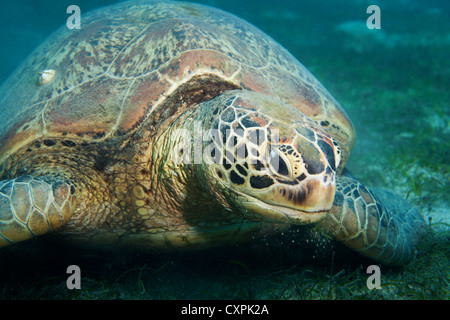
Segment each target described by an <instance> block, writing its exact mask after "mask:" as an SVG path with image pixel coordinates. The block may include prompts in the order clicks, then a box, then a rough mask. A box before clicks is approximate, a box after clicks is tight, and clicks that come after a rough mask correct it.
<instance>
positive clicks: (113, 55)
mask: <svg viewBox="0 0 450 320" xmlns="http://www.w3.org/2000/svg"><path fill="white" fill-rule="evenodd" d="M0 93H1V94H0V97H1V100H0V114H1V117H2V123H1V127H0V136H1V140H0V163H1V166H0V174H1V176H0V179H1V181H0V245H1V246H7V245H9V244H12V243H16V242H20V241H23V240H26V239H29V238H32V237H36V236H39V235H42V234H46V233H54V234H57V235H58V236H64V237H66V238H67V239H71V241H75V242H78V243H81V244H86V245H95V246H107V247H110V246H120V247H139V248H143V249H163V248H166V249H172V248H206V247H212V246H218V245H222V244H231V243H241V242H244V241H247V240H251V239H252V238H254V237H257V236H261V235H266V234H274V233H277V232H282V231H283V230H286V229H288V228H292V227H293V226H295V225H303V224H312V223H314V224H317V225H318V227H319V228H320V229H321V230H322V231H323V232H324V233H326V234H328V235H330V236H331V237H334V238H335V239H336V240H338V241H341V242H343V243H344V244H345V245H347V246H348V247H350V248H352V249H354V250H356V251H358V252H360V253H362V254H363V255H366V256H369V257H372V258H373V259H375V260H378V261H381V262H383V263H387V264H403V263H406V262H407V261H408V260H409V259H410V258H411V257H412V255H413V253H414V251H415V247H416V244H417V242H418V241H419V240H420V238H421V236H422V235H423V233H424V231H425V229H426V227H425V226H426V224H425V222H424V219H423V217H422V216H421V214H420V213H419V211H418V210H416V209H415V208H413V207H412V206H410V205H408V204H406V203H405V202H402V201H400V202H398V201H397V202H395V201H390V200H389V198H388V199H387V200H386V202H384V201H383V203H382V202H381V201H380V198H379V197H378V196H377V195H376V194H375V193H374V192H373V191H371V190H370V189H368V188H367V187H365V186H363V185H362V184H361V183H360V182H358V181H357V180H355V179H354V178H352V177H350V176H348V175H345V174H343V168H344V165H345V163H346V161H347V159H348V157H349V154H350V149H351V148H352V146H353V144H354V142H355V132H354V127H353V125H352V123H351V121H350V120H349V118H348V116H347V114H346V113H345V112H344V110H343V109H342V108H341V106H340V105H339V104H338V102H336V101H335V100H334V99H333V97H332V96H331V95H330V94H329V93H328V92H327V90H326V89H325V88H324V87H323V86H322V85H321V84H320V83H319V82H318V81H317V80H316V79H315V78H314V76H313V75H311V73H310V72H309V71H308V70H307V69H306V68H305V67H304V66H303V65H302V64H300V63H299V62H298V61H297V60H296V59H295V58H294V57H293V56H292V55H291V54H290V53H288V51H287V50H285V49H284V48H282V47H281V46H280V45H279V44H278V43H276V42H275V41H274V40H272V39H271V38H270V37H269V36H268V35H266V34H264V33H263V32H261V31H260V30H258V29H257V28H255V27H254V26H252V25H250V24H249V23H247V22H245V21H243V20H241V19H239V18H237V17H236V16H234V15H232V14H229V13H225V12H223V11H221V10H218V9H214V8H211V7H207V6H203V5H198V4H193V3H177V2H169V1H152V0H145V1H140V2H135V1H130V2H124V3H119V4H116V5H113V6H109V7H104V8H101V9H98V10H96V11H93V12H91V13H87V14H84V13H83V14H82V16H81V29H71V30H70V29H68V28H67V27H65V26H64V27H62V28H61V29H59V30H58V31H57V32H56V33H54V34H53V35H51V36H50V37H49V39H48V40H47V41H45V42H44V43H43V44H42V45H41V46H40V47H39V48H37V49H36V51H34V52H33V53H32V54H31V55H30V57H29V58H28V59H27V60H26V61H25V62H24V63H23V64H22V66H21V67H20V68H19V69H18V70H17V71H16V72H15V73H14V74H13V75H12V76H11V77H10V78H9V79H8V80H7V81H6V82H5V84H4V85H3V87H2V88H1V91H0Z"/></svg>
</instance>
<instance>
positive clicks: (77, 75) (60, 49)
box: [0, 1, 355, 162]
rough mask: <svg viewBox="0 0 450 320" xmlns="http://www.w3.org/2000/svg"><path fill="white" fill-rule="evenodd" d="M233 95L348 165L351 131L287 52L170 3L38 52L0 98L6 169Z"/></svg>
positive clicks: (236, 24) (201, 10) (113, 11)
mask: <svg viewBox="0 0 450 320" xmlns="http://www.w3.org/2000/svg"><path fill="white" fill-rule="evenodd" d="M229 89H246V90H251V91H257V92H260V93H264V94H266V95H269V96H272V97H275V98H278V99H280V100H282V101H283V102H285V103H287V104H290V105H291V106H293V107H295V108H297V109H299V110H300V111H302V112H303V113H304V114H306V115H307V116H309V117H310V118H311V119H313V120H314V121H317V122H318V123H319V124H320V125H321V126H322V127H323V130H325V131H327V132H328V133H329V134H330V135H331V136H332V137H334V138H335V139H336V140H337V141H338V142H339V143H340V145H341V149H342V150H343V158H344V161H343V162H345V158H346V157H348V154H349V151H350V149H351V147H352V145H353V143H354V140H355V134H354V129H353V125H352V123H351V121H350V120H349V118H348V116H347V115H346V113H345V112H344V110H343V109H342V108H341V106H340V105H339V104H338V103H337V102H336V101H335V100H334V99H333V98H332V96H331V95H330V94H329V93H328V92H327V90H326V89H325V88H324V87H323V86H322V85H321V84H320V83H319V82H318V81H317V80H316V78H315V77H314V76H313V75H311V73H310V72H309V71H308V70H307V69H306V68H305V67H303V65H301V64H300V63H299V62H298V61H297V60H296V59H295V58H294V57H293V56H292V55H291V54H290V53H289V52H288V51H287V50H285V49H284V48H283V47H281V46H280V45H279V44H278V43H276V42H275V41H274V40H273V39H271V38H270V37H269V36H268V35H266V34H264V33H263V32H261V31H260V30H258V29H257V28H255V27H254V26H252V25H250V24H249V23H247V22H245V21H243V20H241V19H239V18H237V17H236V16H234V15H232V14H228V13H225V12H223V11H221V10H218V9H214V8H211V7H207V6H203V5H197V4H192V3H177V2H164V1H140V2H135V1H130V2H124V3H120V4H117V5H114V6H110V7H105V8H101V9H99V10H96V11H93V12H91V13H87V14H83V15H82V24H81V29H79V30H77V29H73V30H69V29H67V28H66V27H65V26H64V27H61V28H60V29H59V30H57V31H56V32H55V33H54V34H52V35H51V36H50V37H49V38H48V39H47V40H46V41H45V42H44V43H43V44H42V45H41V46H40V47H38V48H37V49H36V50H35V51H34V52H33V53H32V54H31V55H30V56H29V57H28V59H27V60H26V61H25V62H24V63H23V64H22V66H21V67H20V68H19V69H18V70H17V71H16V72H15V73H14V74H13V75H11V77H10V78H9V79H8V80H7V81H6V82H5V84H4V85H3V87H2V88H1V89H0V97H1V98H0V99H1V100H0V115H1V118H2V119H3V120H2V125H1V127H0V137H1V138H0V155H1V156H0V157H1V159H0V162H3V161H4V159H5V158H6V157H8V156H9V155H11V154H13V153H14V152H16V151H17V150H18V149H20V148H22V147H24V146H25V145H26V144H28V143H31V142H32V141H34V140H37V139H41V140H42V139H48V138H64V139H78V140H80V139H81V140H84V141H88V142H96V141H99V142H100V141H104V140H106V139H108V138H109V137H115V138H118V137H124V138H126V137H127V136H128V137H129V136H130V135H132V134H133V133H134V132H135V131H136V130H138V129H139V128H140V126H142V125H143V124H144V123H146V122H148V120H149V119H153V121H154V122H161V121H163V120H164V119H165V118H167V117H168V116H169V115H170V114H174V112H175V111H174V110H172V111H171V112H164V111H167V110H165V109H182V108H188V107H191V106H194V105H195V104H196V103H199V102H201V101H205V100H208V99H212V98H213V97H214V96H216V95H218V94H220V93H221V92H223V91H225V90H229ZM180 90H181V91H183V92H184V94H183V95H181V96H182V98H178V100H177V101H176V103H175V100H174V97H175V96H177V97H180V94H179V92H180ZM171 97H172V98H171ZM170 99H172V100H170ZM158 110H159V112H157V111H158ZM156 114H158V117H156Z"/></svg>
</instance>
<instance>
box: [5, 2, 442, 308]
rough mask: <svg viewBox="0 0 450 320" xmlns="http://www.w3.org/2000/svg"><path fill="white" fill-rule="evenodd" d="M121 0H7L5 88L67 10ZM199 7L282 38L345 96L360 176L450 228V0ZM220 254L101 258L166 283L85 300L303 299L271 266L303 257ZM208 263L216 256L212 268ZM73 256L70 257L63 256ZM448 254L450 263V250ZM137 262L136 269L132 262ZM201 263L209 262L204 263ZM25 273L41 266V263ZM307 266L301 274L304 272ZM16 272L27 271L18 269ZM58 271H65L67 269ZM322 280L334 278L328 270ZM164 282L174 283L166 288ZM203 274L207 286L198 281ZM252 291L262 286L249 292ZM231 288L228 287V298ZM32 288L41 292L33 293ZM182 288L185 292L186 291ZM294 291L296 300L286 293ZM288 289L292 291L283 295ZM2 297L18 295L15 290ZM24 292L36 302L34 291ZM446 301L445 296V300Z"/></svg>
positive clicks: (105, 266) (285, 266) (110, 266)
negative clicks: (375, 14) (372, 10)
mask: <svg viewBox="0 0 450 320" xmlns="http://www.w3.org/2000/svg"><path fill="white" fill-rule="evenodd" d="M115 2H118V1H107V0H76V1H73V0H40V1H36V0H4V1H2V3H1V10H0V40H1V42H0V43H1V47H0V84H1V83H3V82H4V81H5V80H6V79H7V77H8V76H9V75H10V74H11V73H12V72H13V71H14V70H15V69H16V68H17V67H18V66H19V65H20V63H21V62H22V61H23V60H24V59H25V58H26V57H27V55H28V54H29V53H30V52H31V51H32V50H33V49H34V48H35V47H36V46H38V45H39V44H40V43H41V42H42V41H44V40H45V39H46V38H47V37H48V36H49V35H50V34H51V33H52V32H53V31H54V30H55V29H56V28H58V27H60V26H61V25H64V24H65V23H66V20H67V18H68V16H69V15H68V14H67V13H66V8H67V7H68V6H69V5H72V4H76V5H78V6H79V7H80V8H81V11H82V14H83V12H87V11H89V10H92V9H95V8H98V7H102V6H104V5H107V4H112V3H115ZM196 2H198V3H203V4H208V5H212V6H215V7H218V8H221V9H224V10H226V11H229V12H232V13H234V14H236V15H238V16H240V17H241V18H244V19H245V20H247V21H249V22H251V23H252V24H254V25H256V26H257V27H259V28H260V29H262V30H263V31H264V32H266V33H267V34H269V35H270V36H272V37H273V38H274V39H275V40H276V41H278V42H279V43H281V44H282V45H283V46H284V47H286V48H287V49H288V50H289V51H290V52H291V53H292V54H293V55H295V56H296V57H297V58H298V59H299V60H300V61H301V62H302V63H303V64H304V65H305V66H306V67H307V68H308V69H309V70H310V71H311V72H312V73H313V74H314V75H315V76H316V77H317V78H318V79H319V80H320V81H321V82H322V83H323V84H324V85H325V87H326V88H327V89H328V90H329V91H330V92H331V94H332V95H333V96H334V97H335V98H336V99H337V100H338V101H340V103H341V104H342V105H343V107H344V109H345V110H346V111H347V113H348V114H349V116H350V118H351V119H352V120H353V123H354V124H355V128H356V132H357V135H358V141H357V143H356V145H355V147H354V150H353V151H352V155H351V158H350V161H349V163H348V167H349V168H350V170H351V171H352V173H353V174H354V175H355V176H357V177H358V178H359V179H361V180H362V181H364V182H365V183H367V184H369V185H373V186H377V187H383V188H387V189H389V190H391V191H394V192H396V193H397V194H399V195H400V196H402V197H405V198H408V200H409V201H411V202H413V203H414V204H415V205H417V206H418V207H419V208H420V209H421V210H422V211H423V213H424V215H426V217H427V218H431V219H432V221H433V222H435V223H436V222H438V223H440V224H439V225H436V228H435V230H436V231H439V232H442V231H443V232H448V224H449V223H450V212H449V209H448V208H449V207H450V199H449V196H448V195H449V194H450V189H449V188H450V187H449V185H450V183H449V180H450V176H449V166H450V154H449V150H450V143H449V141H450V129H449V119H450V102H449V101H450V93H449V92H450V90H449V89H450V64H449V62H448V61H449V60H448V57H449V56H450V22H449V21H450V2H449V1H447V0H441V1H438V0H435V1H426V2H424V1H419V0H416V1H414V0H385V1H361V0H346V1H344V0H340V1H328V0H327V1H316V0H303V1H300V0H296V1H288V0H278V1H271V0H246V1H242V0H226V1H225V0H223V1H220V0H215V1H214V0H208V1H206V0H205V1H196ZM371 4H376V5H378V6H379V7H380V9H381V29H380V30H368V29H367V27H366V25H365V22H366V20H367V19H368V17H369V14H367V13H366V9H367V7H368V6H369V5H371ZM446 224H447V225H446ZM447 245H448V242H447ZM38 250H39V252H40V253H41V254H42V255H41V256H37V254H36V253H34V256H33V257H32V258H31V259H36V260H31V261H40V260H41V258H42V257H45V259H55V257H54V256H52V254H51V253H43V252H42V248H40V249H38ZM314 250H315V251H314ZM317 251H320V250H318V249H317V248H316V249H312V251H311V252H312V253H311V255H312V256H314V254H316V255H318V256H320V253H319V254H317ZM314 252H315V253H314ZM74 254H75V253H74ZM76 254H77V255H78V256H77V257H80V256H83V253H79V252H78V251H77V253H76ZM31 255H32V254H31ZM220 255H221V254H220V253H214V254H213V255H212V257H211V256H209V255H207V254H206V255H205V254H199V255H192V256H190V257H189V258H186V256H183V257H182V258H180V259H178V258H171V259H169V260H166V257H158V258H156V259H155V260H156V262H155V261H154V263H153V264H151V263H149V264H147V263H143V262H142V260H141V259H140V258H137V257H133V258H132V259H131V262H129V261H128V262H123V261H120V260H114V262H110V261H105V258H103V257H100V256H95V258H94V259H93V260H94V261H96V262H97V263H99V265H100V267H99V268H100V270H103V271H99V274H100V273H101V274H104V273H106V272H108V271H107V270H116V271H115V272H116V273H115V275H116V278H117V279H118V278H120V279H122V280H123V279H125V278H126V276H123V277H122V274H128V275H135V276H136V279H139V281H142V286H144V284H147V285H149V282H145V281H144V280H142V279H143V278H141V276H142V277H145V276H146V277H149V278H152V279H153V280H152V281H153V282H151V281H150V283H152V284H153V285H155V286H158V288H157V289H155V288H153V290H154V291H153V293H152V294H149V292H150V290H151V289H150V288H148V287H146V288H144V289H143V288H142V287H141V284H140V283H141V282H139V281H137V280H136V283H131V284H129V288H128V287H127V285H128V284H124V285H123V286H121V287H120V289H117V290H119V291H120V292H122V293H118V294H117V292H115V291H114V290H115V288H116V287H115V284H114V285H111V287H110V288H107V289H105V291H106V293H105V291H102V290H100V289H98V292H96V293H95V294H92V295H91V296H89V295H88V294H85V296H83V295H81V296H80V297H79V298H121V297H122V298H123V297H124V298H130V297H131V298H135V297H138V298H161V297H162V298H169V299H170V298H188V299H189V298H211V297H212V298H223V297H225V298H256V299H258V298H276V297H279V298H282V299H283V298H294V299H295V298H299V296H295V294H294V293H292V291H290V290H286V291H285V292H284V291H283V288H284V287H283V288H280V287H279V286H277V284H275V283H273V282H276V281H268V276H267V273H266V272H274V273H276V274H277V277H278V276H279V275H280V274H282V273H283V272H284V274H286V277H285V278H284V279H281V280H279V281H280V283H289V282H290V280H291V279H293V278H294V277H295V276H296V273H295V272H296V271H295V270H297V269H296V268H297V267H298V266H297V265H296V263H297V262H296V261H294V262H292V261H290V262H289V261H288V262H286V261H284V260H283V261H282V260H276V259H271V261H266V260H265V259H264V256H258V254H257V253H256V254H255V255H256V257H254V256H253V255H251V257H248V258H247V260H246V255H245V254H244V253H242V252H240V253H238V254H237V255H236V256H233V255H232V254H230V250H228V251H225V252H224V255H225V256H226V258H223V259H221V258H220ZM274 256H276V254H275V255H274ZM280 256H281V255H280ZM13 258H17V259H19V260H20V259H25V258H24V257H23V256H21V255H20V254H17V255H14V254H13V255H12V256H8V257H7V258H6V259H7V260H6V261H7V262H8V263H11V265H13V262H11V259H13ZM210 258H211V259H212V261H208V262H206V263H204V261H205V260H206V259H210ZM272 258H273V256H272ZM84 259H86V260H84V263H85V264H89V262H88V261H89V259H88V258H84ZM252 259H254V260H252ZM280 259H281V258H280ZM283 259H284V258H283ZM311 259H312V261H313V262H312V265H313V266H314V263H316V264H317V266H320V265H327V266H328V265H329V262H330V259H331V258H330V255H328V254H327V255H325V258H324V260H320V261H318V260H317V259H318V258H317V257H315V256H314V257H311ZM327 259H328V260H327ZM333 259H334V256H333ZM69 260H70V259H68V258H67V257H65V258H64V263H65V262H66V261H69ZM446 261H447V266H448V265H449V264H448V257H447V260H446ZM44 263H45V262H44ZM64 263H60V265H64ZM133 263H136V265H135V266H133ZM216 263H222V264H223V265H221V266H220V267H219V269H220V270H221V272H223V274H217V273H214V271H213V269H214V268H215V267H216ZM260 263H264V264H267V265H269V267H268V268H267V269H265V268H262V267H261V266H260ZM130 264H131V266H130ZM200 265H201V266H202V267H199V266H200ZM45 268H47V267H45ZM45 268H44V269H45ZM133 268H134V269H133ZM202 268H203V269H202ZM308 268H311V266H309V267H308ZM50 269H51V268H50ZM117 270H119V271H117ZM130 270H131V271H130ZM133 270H134V271H133ZM186 270H187V271H186ZM199 270H200V271H199ZM202 270H203V271H202ZM204 270H207V272H204ZM224 270H225V271H224ZM292 270H294V271H292ZM303 270H304V269H303ZM327 270H328V271H330V270H329V269H327ZM27 271H28V273H32V272H33V271H32V269H28V270H27ZM39 272H40V274H41V273H42V274H44V276H45V277H49V278H51V277H52V276H53V277H54V276H55V275H54V274H52V273H45V272H44V271H42V270H40V271H39ZM55 272H57V271H55ZM184 272H185V273H184ZM298 272H299V274H300V273H301V271H298ZM334 272H336V270H334ZM347 272H348V271H347ZM350 272H352V271H350ZM446 272H447V273H445V272H444V276H443V277H444V280H443V281H444V282H445V281H448V271H446ZM172 274H173V275H174V276H173V277H172ZM302 274H303V273H302ZM96 276H97V274H96V273H95V272H94V271H92V270H91V272H90V277H91V279H93V280H92V281H93V282H95V281H100V280H98V279H99V278H100V277H99V278H96ZM12 277H13V278H14V277H16V279H19V278H20V276H19V275H13V276H12ZM56 277H57V278H58V277H59V278H58V279H63V278H64V276H61V275H57V276H56ZM252 277H254V278H253V282H252V281H249V282H248V283H247V282H244V283H243V282H242V281H241V280H242V279H243V278H246V279H251V278H252ZM324 278H325V280H324V281H327V280H326V279H327V278H326V276H325V277H324ZM256 279H258V280H256ZM261 279H263V280H261ZM277 279H278V278H277ZM260 280H261V283H264V285H263V287H261V285H259V284H257V282H258V281H260ZM266 280H267V281H266ZM61 281H62V280H61ZM130 281H133V280H130ZM164 281H169V282H170V281H172V282H171V283H170V285H168V286H167V287H164V286H163V285H164ZM195 281H196V283H197V285H196V284H195V283H193V282H195ZM277 281H278V280H277ZM19 283H20V282H19ZM30 283H31V284H30ZM119 283H120V281H119ZM41 284H42V283H41ZM8 285H9V287H8V288H9V289H8V290H12V292H14V293H15V295H12V294H11V295H10V296H9V297H12V296H14V297H21V295H20V292H22V293H23V292H26V290H25V289H24V290H22V291H20V290H18V289H17V288H14V287H13V288H12V289H11V286H12V285H11V284H10V283H9V284H8ZM20 285H21V288H23V287H25V288H26V287H27V285H29V286H30V288H33V286H34V284H33V283H32V281H31V280H30V278H26V280H25V282H22V283H21V284H20ZM52 285H53V283H52ZM196 286H198V288H197V287H196ZM230 286H231V287H230ZM251 286H253V287H252V288H249V287H251ZM271 286H273V287H271ZM0 287H1V284H0ZM144 287H145V286H144ZM194 287H195V288H197V289H198V290H197V289H196V291H195V292H194V293H192V295H189V293H186V292H185V291H184V289H183V288H190V289H189V290H191V289H192V288H194ZM91 288H95V286H92V287H91ZM224 288H225V289H224ZM255 288H257V289H255ZM308 288H310V287H308ZM251 289H252V290H253V291H251ZM5 290H6V289H5ZM48 290H50V291H51V290H54V291H55V292H56V293H55V297H57V298H58V297H63V298H64V297H66V296H64V293H61V292H59V291H57V290H55V289H54V288H53V287H51V289H48ZM136 290H137V291H138V293H139V294H136V296H134V295H133V294H132V293H130V292H135V291H136ZM221 290H223V292H224V293H223V295H222V294H221V292H220V291H221ZM246 290H248V292H247V291H246ZM255 290H256V291H255ZM29 291H30V292H37V291H36V290H33V289H29ZM181 291H183V293H182V294H181V293H180V292H181ZM52 292H53V291H52ZM249 292H252V293H251V294H250V293H249ZM283 292H284V293H283ZM447 292H448V291H447ZM288 293H290V294H291V295H290V296H287V294H288ZM33 294H34V296H33V297H39V295H38V294H37V293H33ZM58 294H60V295H61V296H58ZM116 294H117V295H116ZM283 294H286V295H284V296H283ZM3 295H4V296H5V297H8V294H7V293H5V292H3ZM22 297H25V298H30V296H27V295H26V294H23V296H22ZM388 298H389V296H388ZM431 298H433V296H431ZM437 298H443V297H442V296H437Z"/></svg>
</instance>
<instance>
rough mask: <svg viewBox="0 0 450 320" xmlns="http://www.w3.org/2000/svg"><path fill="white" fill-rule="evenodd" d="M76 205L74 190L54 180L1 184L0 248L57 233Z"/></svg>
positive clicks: (18, 180)
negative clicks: (48, 233)
mask: <svg viewBox="0 0 450 320" xmlns="http://www.w3.org/2000/svg"><path fill="white" fill-rule="evenodd" d="M75 203H76V197H75V188H74V187H73V186H72V185H70V184H69V183H67V182H63V181H60V180H56V179H55V178H53V177H39V178H33V177H30V176H21V177H18V178H15V179H10V180H3V181H0V247H4V246H7V245H9V244H12V243H15V242H19V241H23V240H27V239H30V238H32V237H35V236H38V235H42V234H45V233H47V232H51V231H53V230H56V229H57V228H59V227H60V226H62V225H64V224H65V222H66V221H67V220H68V219H69V218H70V217H71V216H72V214H73V212H74V211H75Z"/></svg>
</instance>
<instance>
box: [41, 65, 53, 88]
mask: <svg viewBox="0 0 450 320" xmlns="http://www.w3.org/2000/svg"><path fill="white" fill-rule="evenodd" d="M55 73H56V71H55V70H51V69H47V70H43V71H41V72H39V85H40V86H42V85H44V84H47V83H49V82H50V81H51V80H52V79H53V77H54V76H55Z"/></svg>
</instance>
